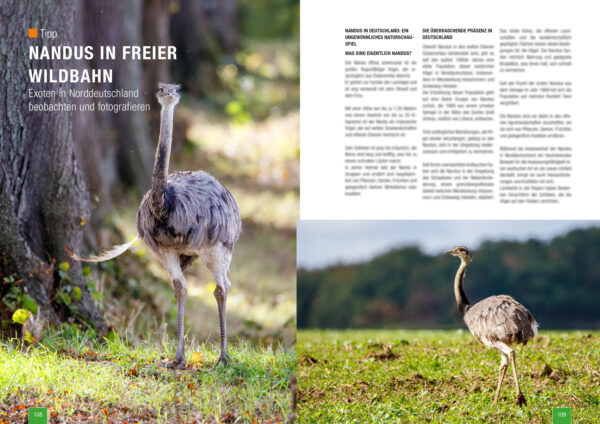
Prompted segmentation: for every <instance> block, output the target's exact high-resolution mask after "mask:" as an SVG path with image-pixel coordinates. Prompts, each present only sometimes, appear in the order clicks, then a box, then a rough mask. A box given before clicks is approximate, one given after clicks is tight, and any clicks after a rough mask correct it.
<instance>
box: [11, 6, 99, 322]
mask: <svg viewBox="0 0 600 424" xmlns="http://www.w3.org/2000/svg"><path fill="white" fill-rule="evenodd" d="M75 3H76V2H75V1H74V0H63V1H60V2H57V1H49V0H40V1H20V0H4V1H3V3H2V8H1V9H0V69H1V74H0V84H1V87H0V92H1V93H2V96H0V278H6V277H9V276H14V277H15V279H17V280H21V279H22V282H21V283H20V286H21V287H22V288H23V291H24V292H25V293H28V294H29V295H30V296H31V297H33V299H34V300H35V301H36V303H37V304H38V307H39V313H40V314H42V316H43V317H44V318H45V319H48V320H50V321H52V322H57V321H58V320H60V319H62V318H64V317H66V316H67V315H68V313H69V312H68V311H65V309H64V308H61V306H60V305H57V304H56V303H55V302H54V301H55V300H56V299H55V294H56V290H57V288H58V283H59V278H58V275H57V272H56V270H55V264H56V263H60V262H62V261H66V260H67V256H66V254H65V251H64V247H65V246H68V247H71V248H73V249H79V245H80V243H81V237H82V228H83V225H84V224H85V220H87V219H88V217H89V199H88V193H87V191H86V188H85V184H84V179H83V177H82V174H81V172H80V170H79V167H78V164H77V161H76V159H75V154H74V151H73V140H72V137H71V131H72V121H71V113H69V112H35V111H29V103H32V104H34V103H38V102H40V103H41V101H45V102H49V99H44V100H41V101H37V100H36V99H30V98H29V97H28V94H27V93H28V92H27V90H28V89H29V88H35V89H38V90H39V89H48V90H50V89H55V88H57V87H56V86H52V85H51V84H49V83H41V84H35V87H34V86H33V85H32V84H30V82H29V76H28V69H30V68H33V67H35V68H38V69H57V68H59V67H64V64H60V63H56V62H51V61H45V62H44V61H36V62H35V63H33V62H32V61H31V60H30V59H29V53H28V49H29V46H30V45H42V44H49V43H52V44H64V45H67V44H72V43H73V39H74V28H75V10H76V4H75ZM28 28H46V29H52V30H53V31H57V33H58V35H59V39H58V40H54V41H48V40H46V39H42V38H37V39H30V38H28V37H27V29H28ZM61 88H63V89H66V90H68V89H69V84H62V86H61ZM69 280H70V282H69V284H70V285H71V286H77V287H79V288H80V289H81V293H82V297H81V299H80V300H79V301H77V302H74V303H73V306H74V307H76V308H77V313H78V314H79V315H80V316H81V317H82V318H83V319H85V320H86V321H88V322H89V323H90V324H93V325H94V326H95V327H96V328H97V329H98V331H99V332H100V333H101V334H102V333H105V332H106V331H107V327H106V324H105V322H104V319H103V317H102V315H101V314H100V312H99V311H98V309H97V308H96V306H95V304H94V301H93V299H92V298H91V295H90V293H89V291H88V290H87V288H86V284H85V279H84V277H83V275H82V273H81V265H80V264H79V263H72V264H71V268H70V270H69ZM8 286H10V285H9V284H2V285H1V287H0V294H2V295H3V294H4V293H5V292H6V290H7V288H8ZM2 318H3V319H4V318H5V317H2Z"/></svg>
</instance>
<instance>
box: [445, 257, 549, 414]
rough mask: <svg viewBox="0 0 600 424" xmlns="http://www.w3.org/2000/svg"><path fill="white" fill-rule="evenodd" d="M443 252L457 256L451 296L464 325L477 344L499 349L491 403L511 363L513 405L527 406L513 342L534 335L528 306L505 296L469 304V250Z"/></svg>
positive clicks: (523, 342)
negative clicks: (457, 260)
mask: <svg viewBox="0 0 600 424" xmlns="http://www.w3.org/2000/svg"><path fill="white" fill-rule="evenodd" d="M446 253H447V254H450V255H453V256H458V257H459V258H460V266H459V267H458V271H457V272H456V277H455V278H454V295H455V296H456V304H457V305H458V310H459V311H460V314H461V315H462V317H463V320H464V322H465V324H466V325H467V327H468V328H469V331H470V332H471V334H472V335H473V336H474V337H475V339H477V341H478V342H479V343H482V344H484V345H485V346H486V347H488V348H493V349H496V350H497V351H498V352H500V358H501V361H500V371H499V375H498V386H497V388H496V396H494V403H493V404H494V405H495V404H496V402H498V396H499V395H500V387H501V386H502V381H503V380H504V375H505V374H506V369H507V368H508V363H509V362H510V363H511V365H512V370H513V376H514V379H515V391H516V394H517V398H516V404H517V405H518V406H521V405H524V404H525V405H526V404H527V400H526V399H525V396H523V393H522V392H521V388H520V387H519V379H518V377H517V364H516V359H515V350H514V348H513V345H514V344H518V343H522V344H523V345H525V344H527V342H528V341H529V340H531V339H532V338H533V337H534V336H535V335H537V328H538V323H537V321H536V320H535V318H533V315H532V314H531V312H529V311H528V310H527V308H525V307H524V306H523V305H521V304H520V303H519V302H517V301H516V300H515V299H513V298H512V297H510V296H507V295H498V296H490V297H488V298H486V299H483V300H482V301H480V302H478V303H476V304H474V305H471V304H470V303H469V300H468V299H467V296H466V295H465V292H464V290H463V282H464V279H465V271H466V269H467V267H468V266H469V264H470V263H471V260H472V255H471V252H469V249H467V248H466V247H464V246H457V247H455V248H454V249H453V250H448V251H447V252H446Z"/></svg>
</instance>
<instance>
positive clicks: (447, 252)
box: [446, 250, 454, 255]
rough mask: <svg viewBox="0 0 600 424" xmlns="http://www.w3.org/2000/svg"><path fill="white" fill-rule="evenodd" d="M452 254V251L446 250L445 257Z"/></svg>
mask: <svg viewBox="0 0 600 424" xmlns="http://www.w3.org/2000/svg"><path fill="white" fill-rule="evenodd" d="M451 253H454V250H446V255H448V254H451Z"/></svg>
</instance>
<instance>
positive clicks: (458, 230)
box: [297, 221, 600, 269]
mask: <svg viewBox="0 0 600 424" xmlns="http://www.w3.org/2000/svg"><path fill="white" fill-rule="evenodd" d="M589 227H600V221H299V222H298V250H297V258H298V267H303V268H309V269H314V268H321V267H325V266H328V265H333V264H336V263H354V262H362V261H366V260H369V259H371V258H373V257H375V256H377V255H378V254H381V253H384V252H386V251H388V250H390V249H393V248H399V247H403V246H419V247H420V248H421V250H423V251H424V252H425V253H427V254H430V255H438V254H443V253H444V251H446V250H449V249H451V248H452V247H454V246H456V245H465V246H467V247H469V248H470V249H476V248H477V247H479V245H480V244H481V242H483V241H486V240H493V241H497V240H515V241H525V240H528V239H530V238H535V239H539V240H550V239H552V238H553V237H555V236H558V235H561V234H565V233H567V232H569V231H571V230H573V229H576V228H589Z"/></svg>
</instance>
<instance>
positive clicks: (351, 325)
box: [297, 221, 600, 423]
mask: <svg viewBox="0 0 600 424" xmlns="http://www.w3.org/2000/svg"><path fill="white" fill-rule="evenodd" d="M297 252H298V328H299V329H298V350H297V352H298V380H299V391H298V402H299V403H298V413H299V417H300V421H301V422H303V423H312V422H325V421H327V422H361V423H375V422H425V421H427V422H429V421H430V418H431V417H432V416H434V417H437V419H439V422H466V421H471V420H482V421H484V422H487V421H493V422H500V421H498V420H501V421H502V422H517V421H519V422H520V421H526V422H546V421H544V420H545V419H546V418H547V411H548V410H549V409H551V408H553V407H556V406H560V405H573V404H577V405H580V406H581V408H580V409H579V408H578V411H577V414H578V416H580V417H581V418H582V419H584V421H582V422H587V421H585V420H586V419H588V420H594V417H597V415H598V413H599V412H600V408H599V406H598V402H597V399H598V397H597V393H596V394H594V390H596V388H597V384H596V383H595V381H596V379H597V375H598V372H597V364H598V363H600V353H599V352H598V349H597V344H598V338H599V337H600V332H598V331H593V329H595V328H597V325H598V322H600V310H599V309H598V308H597V305H598V303H599V301H600V298H598V296H599V295H598V293H600V291H599V290H598V288H600V265H599V262H598V257H600V222H598V221H300V222H299V224H298V249H297ZM333 376H335V378H333ZM436 422H438V421H436ZM590 422H591V421H590Z"/></svg>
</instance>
